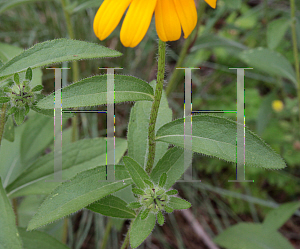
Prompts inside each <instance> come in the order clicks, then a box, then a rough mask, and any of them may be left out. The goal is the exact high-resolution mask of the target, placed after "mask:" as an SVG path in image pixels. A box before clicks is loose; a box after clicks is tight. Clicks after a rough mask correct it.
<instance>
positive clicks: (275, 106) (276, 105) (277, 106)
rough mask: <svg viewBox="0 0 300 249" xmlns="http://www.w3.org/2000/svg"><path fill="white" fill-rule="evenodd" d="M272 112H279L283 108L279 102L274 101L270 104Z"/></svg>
mask: <svg viewBox="0 0 300 249" xmlns="http://www.w3.org/2000/svg"><path fill="white" fill-rule="evenodd" d="M272 107H273V110H274V111H276V112H281V111H282V110H283V108H284V105H283V102H282V101H281V100H274V101H273V102H272Z"/></svg>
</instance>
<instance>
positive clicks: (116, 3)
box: [94, 0, 217, 47]
mask: <svg viewBox="0 0 300 249" xmlns="http://www.w3.org/2000/svg"><path fill="white" fill-rule="evenodd" d="M205 1H206V2H207V3H208V4H209V5H210V6H211V7H212V8H215V7H216V2H217V0H205ZM128 7H129V8H128ZM127 8H128V11H127V14H126V16H125V18H124V21H123V25H122V28H121V33H120V38H121V42H122V43H123V45H124V46H125V47H135V46H137V45H138V44H139V43H140V42H141V40H142V39H143V38H144V36H145V35H146V33H147V30H148V28H149V26H150V23H151V20H152V16H153V13H155V26H156V31H157V34H158V36H159V38H160V39H161V40H162V41H175V40H178V39H179V38H180V37H181V30H183V32H184V37H185V38H187V37H188V36H189V35H190V34H191V33H192V31H193V30H194V28H195V26H196V24H197V10H196V6H195V2H194V0H104V2H103V4H102V5H101V6H100V8H99V10H98V12H97V14H96V16H95V19H94V32H95V34H96V36H97V37H98V38H99V39H100V40H104V39H106V38H107V37H108V36H109V35H110V34H111V33H112V31H113V30H114V29H115V28H116V27H117V26H118V24H119V22H120V20H121V18H122V16H123V15H124V13H125V11H126V10H127Z"/></svg>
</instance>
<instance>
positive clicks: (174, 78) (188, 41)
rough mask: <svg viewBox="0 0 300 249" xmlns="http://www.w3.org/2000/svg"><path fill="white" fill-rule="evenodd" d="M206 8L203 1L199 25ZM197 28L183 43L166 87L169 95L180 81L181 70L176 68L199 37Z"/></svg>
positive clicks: (199, 14)
mask: <svg viewBox="0 0 300 249" xmlns="http://www.w3.org/2000/svg"><path fill="white" fill-rule="evenodd" d="M205 8H206V3H201V4H200V6H199V11H198V22H197V23H198V25H200V20H201V18H202V16H203V13H204V11H205ZM197 30H198V29H197V28H196V29H194V31H193V32H192V34H191V35H190V36H189V37H188V38H187V39H186V40H185V42H184V44H183V48H182V50H181V52H180V54H179V59H178V60H177V63H176V65H175V70H174V71H173V73H172V75H171V78H170V80H169V82H168V85H167V88H166V95H167V96H169V95H170V93H171V92H172V90H173V89H174V88H175V87H176V84H177V82H178V78H179V74H180V73H181V72H180V70H176V68H181V67H182V65H183V63H184V60H185V57H186V56H187V54H188V51H189V47H190V45H191V43H192V42H193V41H194V39H195V38H196V37H197V35H198V32H197Z"/></svg>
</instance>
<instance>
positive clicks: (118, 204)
mask: <svg viewBox="0 0 300 249" xmlns="http://www.w3.org/2000/svg"><path fill="white" fill-rule="evenodd" d="M86 208H87V209H89V210H92V211H93V212H96V213H100V214H102V215H105V216H110V217H116V218H123V219H133V218H135V212H134V210H132V209H131V208H128V207H127V203H126V202H125V201H123V200H122V199H120V198H119V197H116V196H113V195H109V196H106V197H104V198H102V199H100V200H99V201H96V202H94V203H92V204H91V205H89V206H87V207H86Z"/></svg>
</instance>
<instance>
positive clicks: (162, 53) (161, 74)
mask: <svg viewBox="0 0 300 249" xmlns="http://www.w3.org/2000/svg"><path fill="white" fill-rule="evenodd" d="M165 60H166V43H165V42H163V41H161V40H159V45H158V72H157V82H156V89H155V96H154V101H153V103H152V108H151V113H150V122H149V133H148V139H149V153H148V161H147V166H146V171H147V173H148V174H149V173H150V172H151V170H152V167H153V164H154V158H155V144H156V143H155V124H156V119H157V114H158V108H159V105H160V100H161V95H162V91H163V85H164V78H165Z"/></svg>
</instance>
